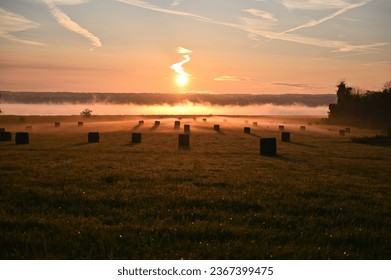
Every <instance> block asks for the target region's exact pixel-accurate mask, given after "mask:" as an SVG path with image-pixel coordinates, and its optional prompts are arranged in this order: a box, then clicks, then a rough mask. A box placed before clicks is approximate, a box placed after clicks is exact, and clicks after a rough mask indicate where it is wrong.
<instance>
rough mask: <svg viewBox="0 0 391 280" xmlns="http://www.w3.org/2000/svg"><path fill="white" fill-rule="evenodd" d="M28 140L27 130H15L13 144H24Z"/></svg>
mask: <svg viewBox="0 0 391 280" xmlns="http://www.w3.org/2000/svg"><path fill="white" fill-rule="evenodd" d="M29 142H30V139H29V134H28V132H16V134H15V144H16V145H25V144H28V143H29Z"/></svg>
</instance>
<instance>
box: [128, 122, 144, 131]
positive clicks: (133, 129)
mask: <svg viewBox="0 0 391 280" xmlns="http://www.w3.org/2000/svg"><path fill="white" fill-rule="evenodd" d="M140 126H142V124H136V125H135V126H133V128H132V129H131V130H130V131H135V130H137V129H138V128H139V127H140Z"/></svg>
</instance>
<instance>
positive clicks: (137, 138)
mask: <svg viewBox="0 0 391 280" xmlns="http://www.w3.org/2000/svg"><path fill="white" fill-rule="evenodd" d="M140 143H141V133H138V132H133V133H132V144H140Z"/></svg>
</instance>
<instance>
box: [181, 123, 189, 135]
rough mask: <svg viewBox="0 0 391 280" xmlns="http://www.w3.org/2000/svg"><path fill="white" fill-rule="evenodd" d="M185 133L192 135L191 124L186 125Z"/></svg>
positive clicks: (184, 127)
mask: <svg viewBox="0 0 391 280" xmlns="http://www.w3.org/2000/svg"><path fill="white" fill-rule="evenodd" d="M183 131H184V132H185V133H186V134H189V133H190V124H185V125H184V126H183Z"/></svg>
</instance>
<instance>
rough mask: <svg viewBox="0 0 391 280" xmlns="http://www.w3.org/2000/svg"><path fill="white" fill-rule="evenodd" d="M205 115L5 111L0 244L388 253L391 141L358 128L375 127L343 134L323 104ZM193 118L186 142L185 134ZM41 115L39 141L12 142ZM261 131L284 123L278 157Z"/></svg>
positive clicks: (8, 253) (129, 252)
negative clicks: (278, 112)
mask: <svg viewBox="0 0 391 280" xmlns="http://www.w3.org/2000/svg"><path fill="white" fill-rule="evenodd" d="M202 118H204V117H201V116H197V120H195V121H194V120H193V118H192V117H183V119H181V128H180V129H174V121H175V120H177V118H176V117H175V116H149V117H147V116H123V117H122V116H113V117H103V116H102V117H99V116H93V117H91V118H84V119H82V121H84V126H83V127H78V126H77V122H78V121H80V117H78V116H69V117H38V116H35V117H34V116H31V117H30V116H27V117H25V118H24V119H23V120H21V119H20V118H19V117H16V116H14V117H13V116H1V117H0V127H4V128H6V130H8V131H11V132H12V137H13V139H12V142H0V258H1V259H390V258H391V179H390V178H391V149H390V147H378V146H369V145H363V144H356V143H352V142H351V137H352V136H368V135H375V134H376V133H377V132H376V131H370V130H365V129H359V128H355V127H352V128H351V133H350V134H347V135H346V136H339V134H338V132H339V129H341V127H338V126H329V125H324V124H320V123H319V121H320V118H319V117H294V116H290V117H273V116H268V117H265V116H264V117H223V116H221V117H218V116H214V117H212V116H206V117H205V118H207V122H203V121H202ZM141 119H143V120H145V124H144V125H142V126H138V120H141ZM155 120H160V121H161V125H160V126H159V127H153V123H154V121H155ZM246 120H248V124H245V121H246ZM55 121H59V122H61V126H60V127H57V128H56V127H54V122H55ZM254 121H257V122H258V126H256V127H255V126H253V122H254ZM309 123H310V124H309ZM183 124H190V125H191V135H190V148H189V149H179V148H178V134H179V133H181V132H182V131H183ZM214 124H220V127H221V131H220V132H216V131H214V130H213V125H214ZM281 124H283V125H284V126H285V130H286V131H290V132H291V142H281V140H280V133H281V132H280V131H279V129H278V126H279V125H281ZM30 125H31V126H32V129H31V130H29V134H30V144H28V145H15V141H14V137H15V132H18V131H25V127H26V126H30ZM301 125H305V126H306V130H305V131H301V130H300V126H301ZM244 126H249V127H251V134H244V133H243V127H244ZM343 128H344V127H343ZM89 131H99V132H100V143H93V144H88V143H87V133H88V132H89ZM132 131H137V132H141V133H142V143H141V144H137V145H132V144H131V141H130V139H131V132H132ZM260 137H277V153H278V155H277V156H276V157H267V156H261V155H260V152H259V138H260Z"/></svg>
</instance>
